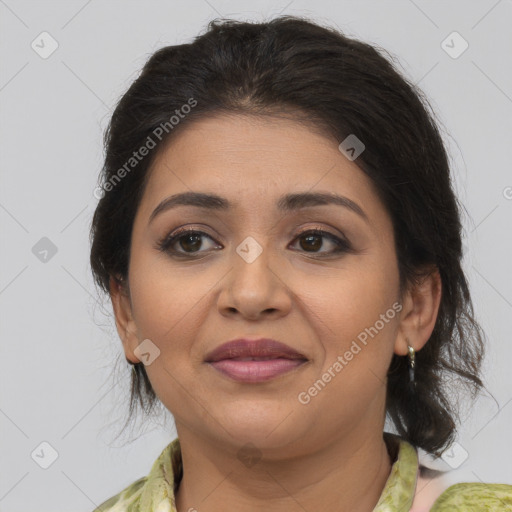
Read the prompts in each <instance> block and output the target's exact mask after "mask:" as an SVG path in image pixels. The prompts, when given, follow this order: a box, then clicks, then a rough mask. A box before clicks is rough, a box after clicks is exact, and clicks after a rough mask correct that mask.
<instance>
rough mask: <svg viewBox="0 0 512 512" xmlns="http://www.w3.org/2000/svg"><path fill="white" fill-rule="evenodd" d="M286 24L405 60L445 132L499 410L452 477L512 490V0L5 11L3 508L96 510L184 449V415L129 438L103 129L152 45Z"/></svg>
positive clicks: (487, 406) (221, 1) (8, 511)
mask: <svg viewBox="0 0 512 512" xmlns="http://www.w3.org/2000/svg"><path fill="white" fill-rule="evenodd" d="M279 13H287V14H298V15H306V16H310V17H311V18H313V19H316V20H317V21H320V22H322V23H328V24H330V25H331V26H336V27H338V28H340V29H342V30H343V31H345V33H346V34H347V35H349V36H355V37H359V38H361V39H362V40H365V41H367V42H372V43H376V44H378V45H380V46H382V47H383V48H385V49H387V50H389V51H390V52H392V53H393V54H394V55H396V56H397V58H398V59H399V62H400V65H401V68H402V71H403V73H404V74H406V76H408V77H409V78H410V79H411V80H412V81H413V82H415V83H418V84H419V85H420V87H421V88H422V89H423V90H424V91H425V92H426V94H427V95H428V97H429V99H430V101H431V104H432V105H433V107H434V108H435V110H436V112H437V113H438V115H439V118H440V120H441V122H442V123H443V127H442V130H443V134H444V138H445V141H446V144H447V146H448V149H449V152H450V155H451V159H452V163H453V169H454V173H455V180H456V188H457V193H458V195H459V197H460V199H461V200H462V201H463V203H464V204H465V205H466V208H467V211H468V212H469V217H465V218H464V224H465V229H466V238H465V242H464V244H465V248H466V251H467V253H466V258H465V268H466V270H467V273H468V278H469V281H470V285H471V290H472V294H473V298H474V303H475V309H476V313H477V315H478V318H479V320H480V322H481V323H482V325H483V327H484V329H485V330H486V332H487V336H488V338H489V348H488V357H487V359H486V363H485V371H486V382H487V385H488V388H489V389H490V391H491V392H492V393H493V394H494V396H495V397H496V399H497V400H498V403H499V408H498V407H497V406H496V404H495V403H494V402H492V400H491V399H480V400H479V401H478V403H477V405H476V406H475V408H474V409H473V410H472V411H470V413H469V415H468V417H467V418H466V419H465V421H464V424H463V425H462V428H461V430H460V433H459V436H458V443H459V445H458V446H457V447H456V451H455V452H454V454H455V455H454V456H453V457H454V460H455V463H454V464H452V465H456V463H457V461H459V462H461V461H462V460H463V459H464V458H465V457H466V455H465V453H466V452H467V459H465V460H464V461H463V463H462V464H461V465H460V466H459V467H458V469H453V470H452V471H450V473H449V474H448V476H447V478H449V479H450V482H453V483H455V482H459V481H480V480H482V481H486V482H501V483H512V462H511V460H512V448H511V445H512V442H511V437H510V432H511V426H512V405H511V403H510V402H511V401H512V386H511V385H510V384H511V382H512V377H511V369H510V361H511V360H512V343H511V342H510V327H511V322H510V318H511V315H512V309H511V308H512V280H511V272H510V255H511V253H512V251H511V249H512V247H511V245H512V242H511V240H512V237H511V236H510V231H511V225H510V220H511V217H512V188H511V187H512V174H511V161H512V150H511V143H510V141H511V132H512V130H511V125H512V116H511V113H512V72H511V60H510V49H511V48H512V32H511V30H510V27H511V25H512V2H511V1H505V0H501V1H496V0H485V1H484V0H482V1H471V2H470V1H462V0H461V1H436V2H433V1H431V2H429V1H425V0H415V1H412V0H397V1H379V2H377V1H334V0H332V1H328V0H316V1H315V2H314V3H313V4H312V3H310V2H306V1H304V0H294V1H289V0H287V1H285V2H271V1H270V0H265V1H264V0H257V1H256V0H252V1H238V2H235V1H227V0H204V1H203V0H190V1H187V2H178V1H166V2H164V1H157V0H152V1H144V2H142V1H123V2H121V1H119V0H117V1H114V0H109V1H100V0H89V1H85V0H73V1H61V2H58V1H46V2H41V1H38V2H36V1H32V2H30V1H22V0H18V1H16V0H5V1H4V0H0V34H1V58H2V66H1V75H0V102H1V126H0V133H1V140H2V147H1V160H0V166H1V189H0V225H1V229H2V235H1V242H2V250H1V251H0V258H1V266H0V311H1V331H0V336H1V347H0V350H1V353H0V357H1V361H2V371H1V372H0V384H1V388H0V389H1V396H0V432H1V435H0V511H1V512H25V511H27V510H34V509H37V510H38V511H39V512H59V511H62V512H64V511H66V512H71V511H83V512H88V511H90V510H92V509H93V508H94V507H95V506H96V505H98V504H99V503H101V502H102V501H103V500H105V499H106V498H108V497H110V496H112V495H113V494H115V493H117V492H119V491H121V490H122V489H123V488H124V487H125V486H127V485H128V484H129V483H131V482H133V481H134V480H135V479H137V478H139V477H141V476H143V475H146V474H147V473H148V471H149V469H150V466H151V464H152V463H153V461H154V460H155V459H156V457H157V456H158V455H159V454H160V452H161V450H162V449H163V448H164V446H165V445H166V444H167V443H168V442H170V441H171V440H172V439H173V438H174V436H175V431H174V430H173V423H172V417H170V415H169V414H167V415H164V416H162V420H161V421H160V422H159V423H155V422H150V421H148V420H143V421H142V424H139V425H140V426H141V428H142V435H140V436H139V437H138V438H137V435H138V434H137V432H135V433H134V434H133V435H132V436H131V438H130V436H125V437H123V438H120V439H118V440H114V436H115V434H116V433H117V432H118V431H119V428H120V422H121V421H122V420H123V419H124V418H125V416H124V413H125V411H126V407H127V403H128V402H127V399H128V385H129V373H128V371H121V372H117V373H113V369H114V367H115V362H116V358H117V357H118V356H119V355H120V353H121V344H120V341H119V339H118V337H117V333H116V332H115V327H114V324H113V321H112V320H111V319H109V317H108V316H105V313H109V311H110V305H109V303H108V302H105V301H103V304H104V308H103V307H102V305H101V303H102V301H101V300H100V302H97V299H98V297H97V295H96V291H95V288H94V287H93V284H92V279H91V277H90V270H89V267H88V257H89V241H88V228H89V224H90V221H91V217H92V214H93V211H94V208H95V205H96V203H97V200H96V199H95V198H94V196H93V190H94V188H95V186H96V178H97V174H98V172H99V170H100V167H101V164H102V156H103V155H102V134H103V130H104V129H105V127H106V124H107V121H108V118H109V115H110V114H111V111H112V107H113V106H114V104H115V101H116V100H117V99H118V98H119V96H120V95H121V94H122V93H123V92H124V91H125V90H126V88H127V87H128V86H129V84H130V83H131V81H132V80H133V79H134V78H135V77H136V76H137V73H138V71H139V70H140V68H141V67H142V65H143V64H144V62H145V61H146V59H147V58H148V57H149V55H150V54H151V53H152V52H153V51H155V50H156V49H158V48H160V47H161V46H164V45H169V44H177V43H183V42H188V41H190V40H191V38H192V37H193V36H195V35H197V34H198V33H199V32H201V31H203V29H204V28H205V26H206V24H207V22H208V21H209V20H211V19H212V18H215V17H218V16H224V17H234V18H237V19H262V18H263V17H270V16H274V15H277V14H279ZM43 31H47V32H49V33H50V34H51V36H52V37H53V38H54V39H55V40H56V41H57V42H58V45H59V46H58V49H57V50H56V51H55V52H54V53H53V54H52V55H51V56H50V57H48V58H47V59H43V58H41V57H40V55H39V54H38V53H36V52H35V51H34V50H33V49H32V48H31V43H32V41H34V40H35V41H36V43H37V41H38V40H40V39H38V36H39V34H40V33H41V32H43ZM453 31H457V32H458V33H460V35H461V36H462V37H463V38H464V39H465V40H466V41H467V42H468V43H469V47H468V49H467V50H466V51H465V52H464V53H463V54H462V55H460V56H459V57H458V58H452V57H451V56H450V55H448V54H447V53H446V52H445V51H444V49H443V48H442V46H441V43H442V41H443V40H445V39H446V37H447V36H448V35H449V34H451V33H452V32H453ZM39 44H40V45H42V43H39ZM454 44H455V43H454ZM457 44H459V43H457ZM45 47H46V48H48V46H45ZM455 48H457V46H455ZM43 237H47V238H49V239H50V240H51V241H52V242H53V244H55V246H56V248H57V253H56V254H55V255H53V257H51V258H50V257H49V256H48V261H47V262H42V261H40V259H38V258H37V257H36V255H35V254H34V253H33V251H32V248H33V247H34V246H35V245H36V243H38V241H39V240H40V239H41V238H43ZM121 357H122V354H121ZM123 361H124V359H123ZM118 367H119V368H123V365H120V366H118ZM130 439H132V440H133V442H131V443H130ZM43 442H47V443H49V444H50V445H51V446H52V447H53V449H54V450H56V451H57V453H58V458H57V460H56V461H55V462H54V463H53V464H52V465H51V466H50V467H49V468H48V469H42V468H41V467H40V466H39V465H38V464H37V463H36V462H35V461H34V460H33V459H32V457H31V453H32V452H33V451H34V450H35V449H38V453H39V454H40V458H39V461H43V462H44V460H43V459H45V457H46V458H48V457H49V456H50V454H51V449H49V448H48V447H47V446H46V445H43V447H41V446H40V445H41V443H43ZM126 442H128V444H126V445H124V446H123V443H126ZM41 450H43V451H42V452H41ZM457 450H458V451H457ZM462 450H464V451H462ZM461 457H462V458H461ZM46 460H47V461H48V459H46Z"/></svg>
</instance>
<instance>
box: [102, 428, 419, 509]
mask: <svg viewBox="0 0 512 512" xmlns="http://www.w3.org/2000/svg"><path fill="white" fill-rule="evenodd" d="M384 440H385V442H386V445H387V447H388V451H389V453H390V455H391V460H394V462H393V464H392V467H391V473H390V475H389V477H388V479H387V481H386V484H385V486H384V489H383V491H382V494H381V496H380V499H379V501H378V503H377V505H376V506H375V508H374V509H373V512H396V511H404V512H405V511H408V510H409V509H410V508H411V506H412V502H413V500H414V493H415V490H416V478H417V474H418V455H417V451H416V449H415V448H414V447H413V446H412V445H411V444H409V443H408V442H407V441H405V440H403V439H402V438H400V437H399V436H397V435H395V434H391V433H389V432H384ZM182 476H183V465H182V458H181V448H180V442H179V439H178V438H176V439H174V441H172V442H171V443H169V444H168V445H167V446H166V447H165V448H164V450H163V451H162V453H161V454H160V456H159V457H158V459H157V460H156V461H155V462H154V463H153V466H152V468H151V471H150V472H149V475H148V476H147V477H143V478H141V479H139V480H137V481H136V482H134V483H133V484H132V485H131V486H130V487H128V488H127V489H125V491H123V492H122V493H120V494H119V495H117V496H116V497H115V498H113V499H112V500H109V501H108V502H107V503H105V504H104V505H107V507H108V505H112V507H111V508H107V509H105V508H103V509H102V510H104V511H105V512H107V511H108V512H123V511H126V510H128V507H129V506H130V507H129V510H130V511H133V512H177V511H176V501H175V493H176V490H177V489H178V486H179V484H180V481H181V478H182Z"/></svg>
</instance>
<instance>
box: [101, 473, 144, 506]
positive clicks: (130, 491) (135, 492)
mask: <svg viewBox="0 0 512 512" xmlns="http://www.w3.org/2000/svg"><path fill="white" fill-rule="evenodd" d="M147 479H148V477H147V476H144V477H142V478H139V479H138V480H136V481H135V482H133V483H132V484H130V485H129V486H128V487H126V488H125V489H123V490H122V491H121V492H119V493H118V494H116V495H115V496H112V497H111V498H109V499H108V500H106V501H104V502H103V503H101V505H99V506H98V507H96V508H95V509H94V510H93V511H92V512H124V511H125V510H128V507H129V506H130V505H132V508H130V510H134V509H133V504H134V503H136V502H137V501H138V499H139V498H140V495H141V492H142V489H143V487H144V484H145V483H146V481H147Z"/></svg>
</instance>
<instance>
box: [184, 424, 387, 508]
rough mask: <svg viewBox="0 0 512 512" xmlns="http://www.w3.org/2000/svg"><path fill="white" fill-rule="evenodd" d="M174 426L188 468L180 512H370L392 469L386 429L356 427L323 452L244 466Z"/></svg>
mask: <svg viewBox="0 0 512 512" xmlns="http://www.w3.org/2000/svg"><path fill="white" fill-rule="evenodd" d="M176 427H177V431H178V437H179V439H180V444H181V447H182V458H183V468H184V471H183V478H182V480H181V483H180V486H179V489H178V491H177V492H176V506H177V510H178V512H186V511H189V510H194V509H195V510H200V511H205V512H206V511H208V512H217V511H219V512H221V511H222V512H224V511H225V510H226V504H227V503H229V504H230V505H229V508H230V509H234V508H236V510H237V512H252V511H254V510H266V511H269V512H284V511H286V512H289V511H295V510H297V511H301V512H303V511H304V510H332V511H340V512H341V511H350V512H371V511H372V510H373V508H374V507H375V505H376V504H377V502H378V500H379V498H380V495H381V493H382V490H383V489H384V486H385V484H386V480H387V479H388V477H389V474H390V471H391V465H392V460H391V458H390V456H389V454H388V450H387V447H386V443H385V442H384V439H383V435H382V430H380V431H377V432H374V433H373V434H372V435H370V433H369V432H368V433H367V432H364V431H361V429H355V430H354V431H352V432H350V433H348V434H345V435H344V436H343V437H342V438H339V439H335V440H334V442H333V443H331V444H330V445H329V446H323V447H322V448H321V449H320V450H315V451H311V452H309V453H304V454H302V455H300V456H296V457H294V458H286V460H284V459H282V460H268V459H266V458H265V456H263V458H262V459H261V460H259V461H258V462H257V463H255V464H253V465H251V464H249V463H248V464H247V465H244V464H242V463H241V462H240V460H238V458H237V457H236V455H233V454H232V453H230V450H226V449H222V448H221V447H219V445H216V444H215V443H212V442H211V441H208V440H205V439H203V438H200V437H198V436H196V435H195V434H194V433H192V432H190V431H189V430H187V429H186V428H185V429H182V428H181V425H180V426H179V427H178V423H177V424H176ZM309 442H310V441H309V440H308V443H309ZM305 444H306V443H304V442H302V445H303V446H304V445H305Z"/></svg>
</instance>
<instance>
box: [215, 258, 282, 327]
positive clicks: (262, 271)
mask: <svg viewBox="0 0 512 512" xmlns="http://www.w3.org/2000/svg"><path fill="white" fill-rule="evenodd" d="M240 254H242V256H241V255H240ZM232 261H233V264H232V267H231V270H230V271H229V272H228V273H227V275H226V276H225V278H224V279H223V280H222V281H221V284H222V290H221V293H220V294H219V297H218V310H219V312H220V313H221V314H223V315H230V316H233V315H237V314H239V315H241V316H242V317H244V318H246V319H248V320H258V319H260V318H262V317H267V316H268V315H272V316H273V317H281V316H284V315H286V314H288V312H289V311H290V308H291V303H292V298H291V297H292V292H291V289H290V283H288V279H287V278H289V276H288V275H287V274H288V272H287V271H286V265H285V264H284V262H280V260H279V258H278V257H276V256H275V255H272V254H271V252H270V251H269V250H267V249H264V250H262V252H261V253H260V254H259V255H258V256H257V257H256V258H255V259H252V258H245V256H244V253H243V252H240V253H238V252H235V253H234V254H233V259H232Z"/></svg>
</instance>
